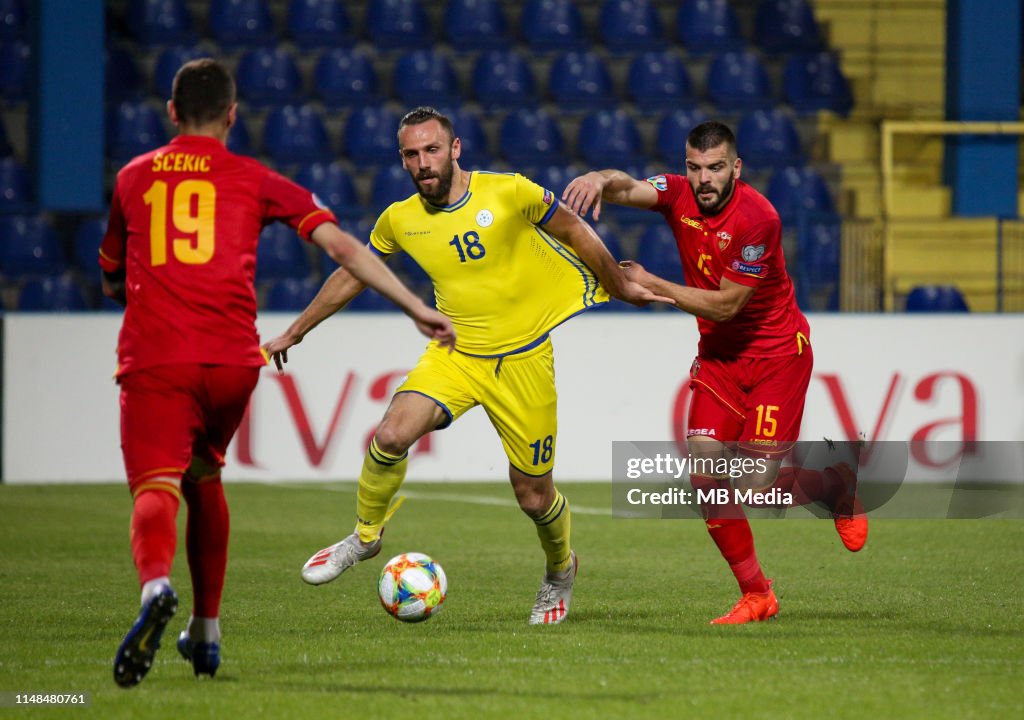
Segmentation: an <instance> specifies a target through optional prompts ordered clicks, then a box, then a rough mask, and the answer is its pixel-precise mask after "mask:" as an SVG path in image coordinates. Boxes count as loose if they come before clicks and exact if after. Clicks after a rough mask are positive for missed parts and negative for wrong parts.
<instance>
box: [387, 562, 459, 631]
mask: <svg viewBox="0 0 1024 720" xmlns="http://www.w3.org/2000/svg"><path fill="white" fill-rule="evenodd" d="M447 594H448V578H447V577H445V574H444V569H442V567H441V565H440V563H438V562H436V561H435V560H433V559H431V557H430V556H429V555H424V554H423V553H417V552H411V553H403V554H401V555H398V556H397V557H393V558H391V560H389V561H388V564H387V565H385V566H384V569H383V570H381V571H380V580H378V581H377V595H378V596H379V597H380V604H381V605H382V606H383V607H384V609H385V610H387V611H388V612H389V613H391V615H392V616H394V617H396V618H398V619H399V620H401V621H402V622H420V621H422V620H426V619H427V618H429V617H432V616H433V615H436V614H437V612H438V611H439V610H440V609H441V603H443V602H444V598H445V596H446V595H447Z"/></svg>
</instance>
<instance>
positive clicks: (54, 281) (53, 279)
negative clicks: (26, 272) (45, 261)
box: [18, 275, 89, 312]
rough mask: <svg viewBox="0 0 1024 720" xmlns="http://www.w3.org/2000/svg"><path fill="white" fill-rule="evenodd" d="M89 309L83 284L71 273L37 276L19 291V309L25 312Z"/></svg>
mask: <svg viewBox="0 0 1024 720" xmlns="http://www.w3.org/2000/svg"><path fill="white" fill-rule="evenodd" d="M88 309H89V301H88V299H86V296H85V291H84V290H83V289H82V286H81V285H79V284H78V282H77V281H76V280H75V279H74V278H73V277H72V276H71V275H56V276H50V277H37V278H32V279H30V280H28V281H27V282H26V283H25V284H24V285H22V286H21V289H20V290H19V291H18V310H21V311H24V312H75V311H82V310H88Z"/></svg>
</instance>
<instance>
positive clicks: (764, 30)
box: [754, 0, 822, 53]
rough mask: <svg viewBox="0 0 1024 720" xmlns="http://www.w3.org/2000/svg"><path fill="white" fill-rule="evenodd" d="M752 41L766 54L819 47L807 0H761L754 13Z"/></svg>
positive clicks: (810, 7) (818, 37)
mask: <svg viewBox="0 0 1024 720" xmlns="http://www.w3.org/2000/svg"><path fill="white" fill-rule="evenodd" d="M754 40H755V42H757V45H758V47H760V48H761V49H762V50H764V51H765V52H768V53H790V52H800V51H810V50H819V49H821V45H822V43H821V34H820V33H819V32H818V23H817V21H816V20H815V19H814V8H813V7H812V3H811V2H810V0H761V1H760V2H759V3H758V5H757V11H756V13H755V15H754Z"/></svg>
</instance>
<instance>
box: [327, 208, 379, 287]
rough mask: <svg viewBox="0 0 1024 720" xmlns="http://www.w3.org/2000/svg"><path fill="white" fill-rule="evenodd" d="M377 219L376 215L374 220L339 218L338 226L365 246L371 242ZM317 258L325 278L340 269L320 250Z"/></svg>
mask: <svg viewBox="0 0 1024 720" xmlns="http://www.w3.org/2000/svg"><path fill="white" fill-rule="evenodd" d="M376 217H377V216H376V215H374V216H373V218H370V217H367V216H363V217H360V218H338V226H339V227H340V228H341V229H342V230H344V231H345V232H348V233H351V234H352V236H353V237H355V239H356V240H358V241H359V242H361V243H362V244H364V245H365V244H367V243H368V242H370V231H371V230H373V224H374V221H375V220H376ZM317 257H318V258H319V261H320V268H319V269H320V272H321V274H322V275H323V276H324V277H325V278H326V277H327V276H328V275H330V274H331V273H332V272H334V271H335V270H337V269H338V263H336V262H334V260H333V259H332V258H331V256H330V255H328V254H327V253H326V252H325V251H323V250H320V251H319V252H318V253H317Z"/></svg>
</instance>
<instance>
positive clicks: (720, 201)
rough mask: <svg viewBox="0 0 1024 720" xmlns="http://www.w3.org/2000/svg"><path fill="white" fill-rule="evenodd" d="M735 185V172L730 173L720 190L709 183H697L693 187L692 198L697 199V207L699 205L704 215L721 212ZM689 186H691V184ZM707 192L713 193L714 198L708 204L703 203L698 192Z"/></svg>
mask: <svg viewBox="0 0 1024 720" xmlns="http://www.w3.org/2000/svg"><path fill="white" fill-rule="evenodd" d="M735 185H736V174H735V173H730V174H729V182H727V183H726V184H725V187H724V188H722V192H718V191H717V190H715V189H714V188H713V187H711V186H710V185H698V186H697V187H696V188H694V189H693V199H694V200H696V201H697V207H699V208H700V209H701V211H702V212H703V213H704V214H705V215H717V214H718V213H719V212H721V210H722V208H723V207H724V206H725V204H726V203H727V202H728V201H729V198H731V197H732V191H733V188H734V187H735ZM691 187H693V186H692V185H691ZM707 192H710V193H714V194H715V198H714V200H712V201H711V203H710V204H707V205H705V204H704V203H702V202H701V200H700V194H701V193H707Z"/></svg>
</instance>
